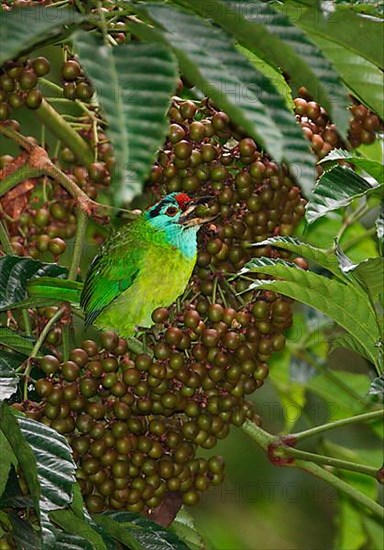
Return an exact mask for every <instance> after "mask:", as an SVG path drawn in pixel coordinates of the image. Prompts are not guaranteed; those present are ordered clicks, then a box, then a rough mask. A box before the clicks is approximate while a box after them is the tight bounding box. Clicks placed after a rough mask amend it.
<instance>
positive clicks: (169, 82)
mask: <svg viewBox="0 0 384 550" xmlns="http://www.w3.org/2000/svg"><path fill="white" fill-rule="evenodd" d="M75 44H76V47H77V50H78V53H79V57H80V61H81V63H82V65H83V67H84V68H85V70H86V72H87V74H88V76H89V77H90V79H91V80H92V82H93V84H94V86H95V88H96V89H97V94H98V99H99V102H100V105H101V107H102V109H103V110H104V113H105V115H106V118H107V121H108V128H107V134H108V136H109V137H110V139H111V141H112V144H113V147H114V152H115V156H116V168H115V172H114V175H113V181H112V185H114V190H115V192H114V194H115V197H116V200H117V202H118V203H121V202H126V201H130V200H131V199H132V198H133V196H134V195H136V194H138V193H139V192H140V191H141V189H142V186H143V183H144V180H145V178H146V177H147V176H148V173H149V171H150V169H151V166H152V164H153V161H154V159H155V155H156V151H157V149H158V148H159V147H160V146H161V145H162V143H163V140H164V138H165V135H166V132H167V128H168V123H167V119H166V112H167V110H168V107H169V105H170V102H171V95H172V93H173V92H174V90H175V89H176V84H177V68H176V62H175V60H174V57H173V55H172V53H171V51H170V50H169V49H167V48H166V47H164V46H162V45H159V44H144V43H135V42H132V43H130V44H124V45H122V46H119V47H118V48H108V47H107V46H105V45H103V43H102V42H101V41H98V40H97V39H96V38H95V37H94V36H92V35H90V34H89V33H85V32H82V33H78V34H76V36H75ZM101 59H102V60H103V62H102V63H100V60H101Z"/></svg>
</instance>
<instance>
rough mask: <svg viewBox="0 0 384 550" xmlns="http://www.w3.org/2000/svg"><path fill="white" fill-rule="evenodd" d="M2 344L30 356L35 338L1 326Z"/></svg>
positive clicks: (0, 342)
mask: <svg viewBox="0 0 384 550" xmlns="http://www.w3.org/2000/svg"><path fill="white" fill-rule="evenodd" d="M0 344H1V345H2V346H6V347H8V348H11V349H13V350H15V351H17V352H19V353H21V354H23V355H26V356H28V355H29V354H30V353H31V351H32V350H33V346H34V344H35V340H34V338H32V337H31V336H27V335H25V334H21V333H19V332H16V331H15V330H11V329H10V328H8V327H0ZM0 353H1V352H0Z"/></svg>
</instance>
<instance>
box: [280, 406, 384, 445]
mask: <svg viewBox="0 0 384 550" xmlns="http://www.w3.org/2000/svg"><path fill="white" fill-rule="evenodd" d="M380 418H384V410H382V409H380V410H376V411H372V412H368V413H363V414H358V415H356V416H350V417H349V418H342V419H341V420H335V421H334V422H328V423H327V424H322V425H321V426H315V427H314V428H309V429H308V430H303V431H302V432H297V433H295V434H289V437H290V438H294V439H295V441H296V442H297V441H300V440H302V439H306V438H307V437H311V436H313V435H317V434H319V433H322V432H326V431H328V430H333V429H335V428H340V427H341V426H347V425H348V424H355V423H356V422H366V421H368V420H376V419H380Z"/></svg>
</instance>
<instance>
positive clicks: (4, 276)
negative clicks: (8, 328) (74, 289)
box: [0, 255, 67, 310]
mask: <svg viewBox="0 0 384 550" xmlns="http://www.w3.org/2000/svg"><path fill="white" fill-rule="evenodd" d="M66 273H67V269H66V268H65V267H61V266H59V265H58V264H54V263H51V264H48V263H43V262H39V261H37V260H32V259H31V258H26V257H20V256H10V255H8V256H3V257H2V258H0V308H1V309H2V310H5V309H7V308H8V307H9V306H12V305H13V304H16V303H17V302H21V301H22V300H24V298H26V287H27V283H28V282H29V281H30V280H31V279H33V278H36V277H42V276H47V275H48V276H51V277H63V276H64V275H65V274H66Z"/></svg>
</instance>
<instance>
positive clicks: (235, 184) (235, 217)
mask: <svg viewBox="0 0 384 550" xmlns="http://www.w3.org/2000/svg"><path fill="white" fill-rule="evenodd" d="M169 116H170V122H171V124H170V127H169V133H168V139H167V142H166V143H165V146H164V147H163V149H162V150H161V152H160V154H159V157H158V162H157V163H156V164H155V165H154V167H153V169H152V174H151V182H150V187H149V191H150V192H152V193H154V194H155V196H156V198H157V197H159V196H160V195H161V194H164V193H165V192H168V193H169V192H173V191H184V192H186V193H192V194H195V195H200V194H205V195H212V196H214V197H215V199H216V200H215V201H214V203H213V204H212V206H211V207H210V209H209V212H208V213H209V215H216V216H217V219H216V220H215V228H214V230H210V229H209V228H208V230H203V231H202V232H201V234H202V239H201V246H200V253H199V256H198V260H197V264H198V266H199V267H200V268H202V270H201V271H199V272H198V275H203V274H204V273H205V272H207V270H209V269H210V268H212V269H213V270H214V271H232V272H233V271H238V270H239V269H240V268H241V267H242V266H243V265H244V264H245V263H246V262H247V261H248V260H249V259H250V258H251V257H253V256H255V255H258V254H260V255H265V252H266V251H265V250H264V249H251V248H250V247H249V245H250V244H251V243H255V242H260V241H262V240H264V239H265V238H267V237H268V236H271V235H290V234H291V233H292V231H293V229H294V227H295V225H296V224H297V222H298V221H299V220H300V218H301V217H302V215H303V214H304V201H303V200H302V199H301V196H300V191H299V189H298V187H296V186H295V184H294V182H293V181H292V180H291V179H290V177H289V175H288V173H287V171H286V170H285V168H284V167H279V166H278V165H277V164H276V163H274V162H273V161H272V160H271V159H270V158H269V157H268V156H267V155H265V154H263V153H262V152H260V151H259V149H258V147H257V145H256V143H255V142H254V140H253V139H251V138H249V137H246V136H244V135H242V134H241V133H240V132H239V130H238V129H236V128H235V127H233V125H232V124H231V122H230V119H229V117H228V115H227V114H226V113H224V112H222V111H219V110H217V109H216V108H215V107H214V105H213V104H212V102H211V101H210V100H204V101H202V102H200V103H199V104H196V103H195V102H192V101H188V100H187V101H179V100H177V101H175V102H174V104H173V106H172V107H171V109H170V112H169ZM267 254H268V253H267ZM203 278H204V275H203ZM208 278H210V277H208Z"/></svg>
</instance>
